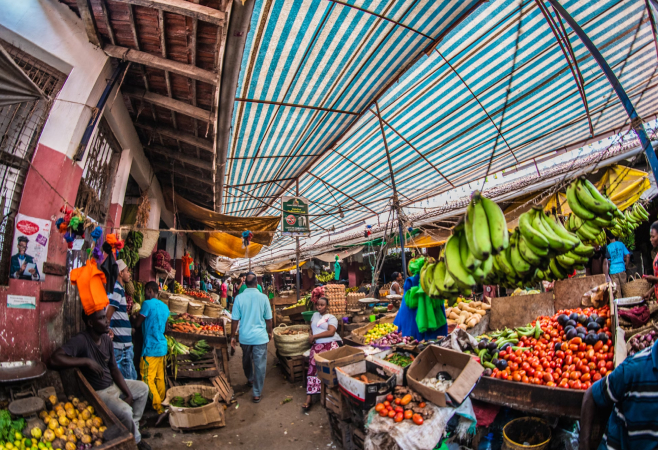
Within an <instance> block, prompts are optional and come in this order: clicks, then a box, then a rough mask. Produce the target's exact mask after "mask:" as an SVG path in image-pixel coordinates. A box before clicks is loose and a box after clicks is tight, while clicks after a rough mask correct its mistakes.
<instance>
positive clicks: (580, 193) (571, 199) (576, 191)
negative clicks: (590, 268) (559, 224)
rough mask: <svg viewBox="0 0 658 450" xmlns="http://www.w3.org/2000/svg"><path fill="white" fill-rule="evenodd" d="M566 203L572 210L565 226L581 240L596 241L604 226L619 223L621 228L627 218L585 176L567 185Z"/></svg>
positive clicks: (608, 226) (613, 225)
mask: <svg viewBox="0 0 658 450" xmlns="http://www.w3.org/2000/svg"><path fill="white" fill-rule="evenodd" d="M567 203H568V204H569V208H571V211H573V214H572V215H571V216H570V217H569V222H568V225H567V228H568V229H569V230H571V231H573V232H574V233H576V234H577V235H578V237H579V238H580V239H581V240H582V241H583V242H596V238H597V236H599V235H600V234H601V232H602V231H603V229H604V228H614V227H615V225H619V226H620V227H621V229H623V226H624V222H625V221H626V220H627V219H626V217H627V216H625V215H624V214H623V213H622V212H621V211H620V210H619V208H617V205H615V204H614V203H613V202H612V201H610V199H608V198H607V197H606V196H604V195H603V194H601V193H600V192H599V191H598V189H596V187H595V186H594V185H593V184H592V183H590V182H589V180H587V178H585V177H580V178H577V179H576V180H575V181H574V182H573V183H571V184H570V185H569V187H567ZM619 221H622V223H621V224H620V223H619Z"/></svg>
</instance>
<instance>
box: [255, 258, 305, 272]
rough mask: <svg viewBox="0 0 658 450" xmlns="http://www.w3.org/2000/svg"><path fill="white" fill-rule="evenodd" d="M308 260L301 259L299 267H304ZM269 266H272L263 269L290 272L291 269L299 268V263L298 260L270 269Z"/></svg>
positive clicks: (265, 270)
mask: <svg viewBox="0 0 658 450" xmlns="http://www.w3.org/2000/svg"><path fill="white" fill-rule="evenodd" d="M307 262H308V261H299V267H302V266H303V265H304V264H306V263H307ZM269 267H270V266H265V268H264V269H263V271H264V272H268V273H279V272H290V271H291V270H295V269H296V268H297V263H296V262H292V263H285V264H284V265H283V266H282V267H279V268H277V269H270V268H269Z"/></svg>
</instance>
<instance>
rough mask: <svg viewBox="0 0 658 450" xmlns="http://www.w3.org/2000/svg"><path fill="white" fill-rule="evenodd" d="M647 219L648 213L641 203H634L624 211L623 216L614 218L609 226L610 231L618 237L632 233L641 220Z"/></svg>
mask: <svg viewBox="0 0 658 450" xmlns="http://www.w3.org/2000/svg"><path fill="white" fill-rule="evenodd" d="M647 220H649V213H648V212H647V210H646V209H644V206H642V204H641V203H635V204H633V206H631V207H630V208H628V209H627V210H626V211H624V217H623V218H616V219H615V220H614V221H613V226H612V227H610V233H612V235H613V236H615V237H617V238H620V237H625V236H629V235H631V234H633V232H634V231H635V229H636V228H637V227H638V226H639V225H640V223H641V222H645V221H647Z"/></svg>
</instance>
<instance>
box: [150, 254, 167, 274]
mask: <svg viewBox="0 0 658 450" xmlns="http://www.w3.org/2000/svg"><path fill="white" fill-rule="evenodd" d="M169 261H171V256H170V255H169V253H167V252H166V251H165V250H158V251H157V252H155V253H153V264H154V266H155V268H156V269H162V270H164V271H165V272H171V264H170V263H169Z"/></svg>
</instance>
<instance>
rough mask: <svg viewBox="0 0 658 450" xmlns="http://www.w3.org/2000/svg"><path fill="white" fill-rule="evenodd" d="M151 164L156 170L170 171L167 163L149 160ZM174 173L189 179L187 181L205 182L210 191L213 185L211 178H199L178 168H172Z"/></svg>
mask: <svg viewBox="0 0 658 450" xmlns="http://www.w3.org/2000/svg"><path fill="white" fill-rule="evenodd" d="M151 164H152V165H153V168H154V170H155V171H156V172H167V173H169V174H170V173H171V172H172V169H171V166H170V165H169V164H166V163H155V162H151ZM179 169H182V168H179ZM174 175H175V176H180V177H183V178H185V179H186V180H189V181H192V182H196V183H199V184H205V185H207V186H211V187H210V188H209V189H210V190H211V191H212V185H213V182H212V180H211V181H208V180H206V179H204V178H200V177H199V176H193V175H191V174H190V175H187V174H185V173H182V172H180V171H178V170H174Z"/></svg>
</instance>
